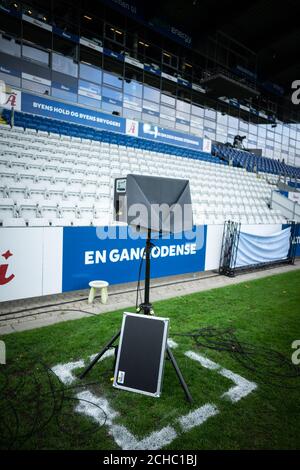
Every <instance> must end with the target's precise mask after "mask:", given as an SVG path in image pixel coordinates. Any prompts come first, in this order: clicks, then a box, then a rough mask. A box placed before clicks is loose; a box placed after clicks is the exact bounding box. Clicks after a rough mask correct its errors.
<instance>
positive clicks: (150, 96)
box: [144, 86, 160, 103]
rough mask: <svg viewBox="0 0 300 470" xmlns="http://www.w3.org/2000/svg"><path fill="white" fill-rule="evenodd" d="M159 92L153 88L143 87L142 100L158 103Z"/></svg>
mask: <svg viewBox="0 0 300 470" xmlns="http://www.w3.org/2000/svg"><path fill="white" fill-rule="evenodd" d="M159 97H160V92H159V91H158V90H155V89H154V88H151V87H148V86H144V99H146V100H150V101H155V102H156V103H159Z"/></svg>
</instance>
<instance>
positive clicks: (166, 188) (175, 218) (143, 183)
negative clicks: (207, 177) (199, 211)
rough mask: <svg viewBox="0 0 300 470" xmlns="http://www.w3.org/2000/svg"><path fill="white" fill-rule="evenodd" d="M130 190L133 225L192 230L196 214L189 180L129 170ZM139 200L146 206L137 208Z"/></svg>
mask: <svg viewBox="0 0 300 470" xmlns="http://www.w3.org/2000/svg"><path fill="white" fill-rule="evenodd" d="M126 192H127V211H128V213H127V222H128V224H129V225H139V226H140V227H141V228H142V229H148V228H151V230H154V231H162V232H174V233H175V232H182V231H185V230H192V228H193V214H192V203H191V193H190V186H189V181H188V180H184V179H175V178H161V177H157V176H144V175H132V174H129V175H127V185H126ZM137 204H138V205H142V207H144V208H145V209H146V210H143V211H141V212H139V211H137V212H136V207H137V206H136V205H137ZM162 206H164V208H162ZM161 209H163V210H161Z"/></svg>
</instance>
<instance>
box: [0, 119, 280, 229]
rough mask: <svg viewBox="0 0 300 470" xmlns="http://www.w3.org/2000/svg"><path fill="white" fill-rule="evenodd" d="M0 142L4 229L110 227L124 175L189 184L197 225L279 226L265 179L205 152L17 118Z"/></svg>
mask: <svg viewBox="0 0 300 470" xmlns="http://www.w3.org/2000/svg"><path fill="white" fill-rule="evenodd" d="M3 116H4V118H5V119H6V120H7V121H9V113H8V112H7V111H4V113H3ZM0 141H1V156H0V173H1V183H0V197H1V199H0V223H1V225H2V226H4V227H8V226H15V227H18V226H49V225H53V226H69V225H75V226H88V225H103V224H110V223H112V222H113V217H112V215H113V214H112V199H113V197H112V196H113V185H114V179H115V178H116V177H120V176H126V175H127V174H128V173H139V174H147V175H156V176H170V177H175V178H187V179H189V180H190V184H191V191H192V201H193V211H194V222H195V223H196V224H223V223H224V221H225V220H228V219H231V220H236V221H240V222H242V223H248V224H261V223H284V222H285V218H284V217H283V216H282V215H281V213H280V211H278V210H271V209H269V207H268V203H269V200H270V196H271V189H274V186H272V185H270V184H268V182H267V181H266V179H265V178H258V176H257V174H255V173H253V172H251V171H247V170H249V169H250V168H249V165H248V166H247V170H246V169H242V168H238V165H237V164H236V165H234V166H231V165H228V163H227V162H225V161H223V160H221V159H219V158H216V157H214V156H212V155H210V154H207V153H204V152H196V151H193V150H187V149H182V148H179V147H175V146H173V145H168V144H161V143H153V142H150V141H147V140H145V139H140V138H133V137H128V136H124V135H118V134H116V133H111V132H106V131H97V130H95V129H92V128H89V127H84V126H79V125H74V124H67V123H62V122H58V121H54V120H51V119H48V118H41V117H37V116H31V115H26V114H23V113H15V127H13V128H11V127H10V126H9V125H3V124H2V125H1V126H0ZM249 158H250V157H249ZM240 166H241V165H240ZM270 173H271V174H272V172H270Z"/></svg>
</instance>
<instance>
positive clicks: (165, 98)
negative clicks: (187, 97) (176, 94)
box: [160, 95, 175, 106]
mask: <svg viewBox="0 0 300 470" xmlns="http://www.w3.org/2000/svg"><path fill="white" fill-rule="evenodd" d="M160 99H161V102H162V103H164V104H168V105H169V106H175V98H173V97H172V96H169V95H161V98H160Z"/></svg>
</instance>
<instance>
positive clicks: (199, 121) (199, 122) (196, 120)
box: [191, 115, 203, 127]
mask: <svg viewBox="0 0 300 470" xmlns="http://www.w3.org/2000/svg"><path fill="white" fill-rule="evenodd" d="M191 126H196V127H197V126H202V127H203V118H201V117H196V116H193V115H192V116H191Z"/></svg>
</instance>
